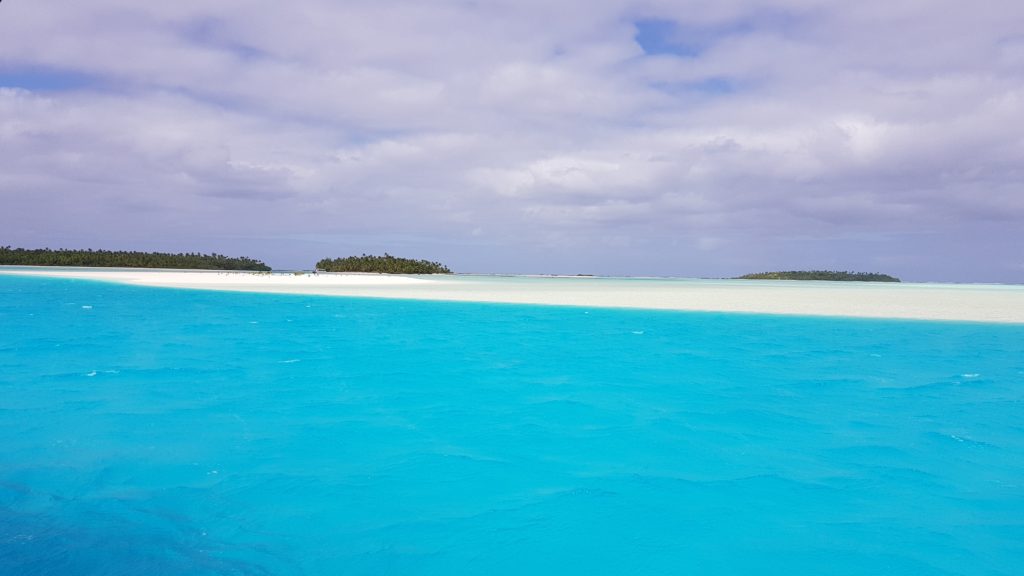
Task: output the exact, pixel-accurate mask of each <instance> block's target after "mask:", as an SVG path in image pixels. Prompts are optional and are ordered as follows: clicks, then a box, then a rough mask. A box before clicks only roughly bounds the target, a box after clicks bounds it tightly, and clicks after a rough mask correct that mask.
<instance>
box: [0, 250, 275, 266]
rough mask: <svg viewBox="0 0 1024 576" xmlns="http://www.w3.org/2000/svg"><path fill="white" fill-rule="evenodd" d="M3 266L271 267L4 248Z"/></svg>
mask: <svg viewBox="0 0 1024 576" xmlns="http://www.w3.org/2000/svg"><path fill="white" fill-rule="evenodd" d="M0 264H7V265H14V266H93V267H98V268H107V267H110V268H179V269H196V270H256V271H261V272H269V271H270V266H267V265H266V264H264V263H263V262H260V261H259V260H253V259H252V258H229V257H227V256H222V255H220V254H197V253H188V254H185V253H182V254H165V253H162V252H125V251H110V250H50V249H49V248H42V249H39V250H26V249H24V248H11V247H10V246H0Z"/></svg>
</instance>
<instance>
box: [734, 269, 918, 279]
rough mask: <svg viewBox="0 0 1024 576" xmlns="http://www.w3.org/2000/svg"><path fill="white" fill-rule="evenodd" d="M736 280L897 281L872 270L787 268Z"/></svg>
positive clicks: (747, 275) (893, 277)
mask: <svg viewBox="0 0 1024 576" xmlns="http://www.w3.org/2000/svg"><path fill="white" fill-rule="evenodd" d="M736 279H737V280H836V281H841V282H899V281H900V279H899V278H896V277H895V276H889V275H888V274H877V273H874V272H839V271H833V270H789V271H786V272H759V273H757V274H746V275H744V276H738V277H737V278H736Z"/></svg>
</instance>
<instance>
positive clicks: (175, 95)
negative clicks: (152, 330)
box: [0, 0, 1024, 283]
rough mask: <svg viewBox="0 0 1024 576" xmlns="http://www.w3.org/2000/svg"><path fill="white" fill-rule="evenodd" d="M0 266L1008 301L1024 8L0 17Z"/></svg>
mask: <svg viewBox="0 0 1024 576" xmlns="http://www.w3.org/2000/svg"><path fill="white" fill-rule="evenodd" d="M0 245H11V246H20V247H26V248H37V247H50V248H104V249H126V250H159V251H170V252H181V251H185V252H192V251H200V252H218V253H223V254H228V255H237V256H242V255H245V256H250V257H254V258H259V259H262V260H263V261H265V262H267V263H268V264H270V265H271V266H273V267H275V268H310V267H312V266H313V264H314V263H315V262H316V261H317V260H319V259H321V258H324V257H339V256H347V255H351V254H361V253H378V254H379V253H383V252H385V251H387V252H389V253H391V254H394V255H399V256H406V257H412V258H426V259H429V260H439V261H442V262H443V263H445V264H447V265H448V266H449V267H451V268H452V269H453V270H455V271H457V272H485V273H492V272H493V273H542V274H546V273H556V274H602V275H657V276H682V277H726V276H735V275H739V274H744V273H749V272H757V271H766V270H792V269H839V270H857V271H872V272H884V273H889V274H893V275H896V276H899V277H901V278H903V279H904V280H913V281H947V282H950V281H951V282H1011V283H1024V2H1020V1H1019V0H986V1H984V2H980V3H978V2H963V1H962V0H863V1H860V2H839V1H833V0H829V1H825V0H764V1H756V2H755V1H752V0H675V1H669V0H642V1H631V0H557V1H552V0H543V1H541V0H490V1H472V0H458V1H448V0H418V1H395V0H344V1H336V0H334V1H332V0H293V1H291V2H267V1H260V0H250V1H241V0H219V1H217V2H209V1H198V0H176V1H174V2H156V3H154V2H137V1H134V0H133V1H129V0H90V1H89V2H72V1H69V0H5V1H3V2H2V3H0Z"/></svg>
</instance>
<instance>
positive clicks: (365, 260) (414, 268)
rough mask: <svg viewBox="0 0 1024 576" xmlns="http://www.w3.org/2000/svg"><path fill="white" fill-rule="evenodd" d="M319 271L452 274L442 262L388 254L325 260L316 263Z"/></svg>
mask: <svg viewBox="0 0 1024 576" xmlns="http://www.w3.org/2000/svg"><path fill="white" fill-rule="evenodd" d="M316 268H317V270H323V271H324V272H377V273H381V274H451V273H452V271H451V270H449V269H448V267H447V266H445V265H444V264H441V263H440V262H431V261H429V260H412V259H409V258H396V257H395V256H392V255H390V254H388V253H386V252H385V253H384V255H383V256H367V255H366V254H363V255H362V256H349V257H347V258H335V259H333V260H332V259H330V258H324V259H323V260H321V261H319V262H317V263H316Z"/></svg>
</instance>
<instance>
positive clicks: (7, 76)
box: [0, 68, 98, 92]
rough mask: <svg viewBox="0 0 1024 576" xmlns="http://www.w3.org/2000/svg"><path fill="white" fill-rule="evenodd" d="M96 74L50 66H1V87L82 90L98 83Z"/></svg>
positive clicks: (58, 90)
mask: <svg viewBox="0 0 1024 576" xmlns="http://www.w3.org/2000/svg"><path fill="white" fill-rule="evenodd" d="M97 82H98V81H97V79H96V78H95V77H94V76H90V75H88V74H83V73H81V72H73V71H70V70H53V69H48V68H17V69H4V68H0V87H2V88H22V89H24V90H30V91H33V92H61V91H67V90H80V89H82V88H88V87H90V86H94V85H95V84H97Z"/></svg>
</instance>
